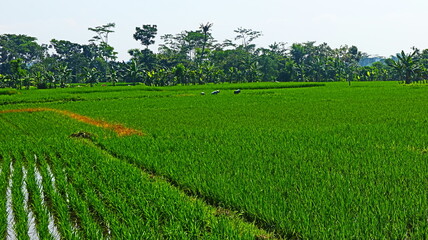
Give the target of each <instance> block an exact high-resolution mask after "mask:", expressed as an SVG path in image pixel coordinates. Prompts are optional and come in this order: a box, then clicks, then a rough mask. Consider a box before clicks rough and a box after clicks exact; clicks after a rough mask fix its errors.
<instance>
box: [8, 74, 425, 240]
mask: <svg viewBox="0 0 428 240" xmlns="http://www.w3.org/2000/svg"><path fill="white" fill-rule="evenodd" d="M305 86H306V87H305ZM310 86H314V87H310ZM237 88H240V89H241V90H242V92H241V93H240V94H233V90H232V89H237ZM215 89H219V90H220V93H219V94H218V95H201V94H200V92H207V93H209V92H210V91H212V90H215ZM426 92H427V86H426V85H422V84H420V85H418V84H412V85H400V84H397V83H396V82H372V83H362V82H358V83H354V84H353V85H351V87H348V86H347V84H345V83H325V84H319V85H306V84H304V83H302V84H296V83H253V84H221V85H203V86H201V85H195V86H188V87H182V86H175V87H163V88H159V87H143V86H137V87H134V86H129V87H128V86H123V87H119V86H118V87H94V88H80V89H79V88H73V89H57V90H30V91H18V94H13V95H0V102H3V103H6V102H7V104H3V105H1V106H0V110H4V109H14V108H29V107H50V108H57V109H66V110H69V111H73V112H76V113H79V114H82V115H87V116H90V117H92V118H95V119H102V120H105V121H109V122H115V123H121V124H125V125H126V126H128V127H132V128H136V129H139V130H141V131H143V132H144V133H145V134H146V135H145V136H136V135H135V136H127V137H117V136H116V135H115V134H114V133H113V132H110V131H109V130H104V129H100V128H97V127H94V126H90V125H87V124H83V123H79V122H76V121H75V120H71V119H67V118H65V117H63V116H59V115H55V114H54V113H51V112H37V113H5V114H0V122H1V124H0V128H1V133H2V138H1V141H2V142H1V144H0V156H1V166H2V169H3V170H2V175H1V179H2V181H1V184H2V185H0V188H1V189H2V191H4V192H6V188H7V185H8V181H9V180H8V177H9V174H7V173H8V172H9V171H10V170H9V168H10V167H9V166H10V163H11V162H12V163H13V166H14V168H15V174H14V175H13V178H14V179H15V178H16V180H14V182H15V181H17V182H20V181H21V179H22V171H21V172H20V170H19V168H22V166H24V167H26V168H27V169H34V166H36V168H38V169H40V170H39V171H40V172H41V174H42V175H43V176H44V178H43V179H49V176H48V170H47V166H50V168H51V169H52V171H53V172H54V174H55V176H57V179H58V180H56V181H55V182H56V183H57V188H58V193H55V190H54V189H53V188H52V187H49V184H50V183H49V182H47V183H46V182H44V184H45V185H46V186H44V189H45V191H46V192H48V193H47V195H49V196H52V198H53V199H52V201H53V203H52V204H51V205H52V206H53V207H52V206H51V205H49V204H47V205H48V206H49V208H50V209H51V212H53V213H52V214H54V215H55V214H58V216H57V215H55V217H56V219H58V220H57V221H59V222H64V223H67V224H68V225H70V221H67V219H68V218H70V216H69V215H67V214H66V215H64V216H62V215H61V216H59V214H60V213H63V212H64V211H65V213H68V211H69V210H67V209H68V208H69V207H68V206H67V205H70V204H71V206H72V207H73V209H74V208H76V209H78V211H77V212H78V213H79V216H77V218H78V219H81V221H82V222H85V223H87V225H86V224H85V225H84V226H87V228H82V229H79V231H78V234H77V235H76V236H77V237H99V236H106V234H107V233H106V229H110V231H111V233H112V236H127V235H126V234H136V236H142V237H143V238H144V236H143V234H147V233H149V235H153V236H160V237H172V238H175V237H178V238H186V237H187V238H188V237H190V238H192V237H201V238H204V237H205V235H209V236H207V237H212V238H218V239H223V238H224V236H225V235H229V236H230V238H234V237H233V236H235V237H236V238H245V236H248V237H249V236H250V235H251V234H253V236H254V234H255V233H254V230H251V228H250V227H249V226H244V227H243V226H242V225H239V224H237V223H236V222H234V221H232V220H233V219H232V220H230V219H229V218H225V217H224V216H223V215H221V214H220V215H219V214H215V213H214V214H213V212H221V210H219V209H227V210H225V211H226V212H227V211H231V210H232V211H236V212H237V213H238V215H240V216H242V218H244V219H246V220H247V221H250V222H254V223H255V224H256V225H257V226H258V227H260V228H263V229H265V230H268V231H269V232H274V233H276V234H277V236H284V237H297V238H304V239H385V238H386V239H403V238H408V239H424V238H427V237H428V236H427V235H426V234H427V232H428V222H427V218H428V202H427V201H426V199H427V197H428V195H427V188H426V185H427V182H426V179H427V172H428V161H427V160H428V159H427V155H426V154H427V149H428V145H427V140H426V134H424V133H425V132H427V130H428V127H427V126H428V125H427V120H426V119H428V113H427V111H426V102H427V100H428V99H427V94H426ZM76 100H78V101H76ZM78 131H84V132H88V133H90V134H91V140H90V141H89V140H79V139H74V138H70V137H69V136H70V135H71V134H72V133H75V132H78ZM34 155H36V156H38V157H37V159H38V160H35V159H34ZM141 170H143V171H141ZM147 173H148V174H147ZM30 174H34V172H33V173H30V171H29V174H28V175H29V177H30ZM112 176H116V177H112ZM150 176H152V177H153V176H154V179H163V180H159V181H154V182H153V181H152V180H151V179H152V178H151V177H150ZM67 181H68V182H69V184H66V182H67ZM136 183H138V184H136ZM28 186H29V187H30V186H33V188H34V187H35V186H36V185H35V183H31V184H30V183H28ZM30 189H31V187H30ZM15 191H16V193H15V194H16V195H18V196H19V194H20V189H18V190H15ZM65 192H67V194H68V195H69V196H70V204H67V203H66V202H67V201H65V200H64V199H66V197H65ZM116 192H117V193H116ZM183 193H186V194H187V195H188V196H192V198H195V199H197V200H196V201H194V200H192V198H189V197H186V196H185V195H184V194H183ZM45 194H46V193H45ZM14 196H15V195H14ZM55 196H56V197H55ZM71 196H74V197H75V198H73V199H74V201H75V202H74V203H76V205H72V203H71V202H72V201H71V199H72V198H71ZM120 196H122V197H120ZM36 199H37V198H36ZM5 201H6V200H5V199H4V198H0V203H2V204H3V205H2V208H0V210H2V211H3V213H4V212H5V211H4V206H5V204H4V202H5ZM14 201H15V202H16V204H17V205H16V206H17V207H16V213H15V218H16V226H17V229H21V230H19V231H24V230H25V226H26V223H25V220H23V219H22V218H23V217H22V216H25V212H24V210H23V207H22V206H21V205H22V200H14ZM15 202H14V203H15ZM74 203H73V204H74ZM77 203H82V204H77ZM206 203H208V204H210V205H212V206H216V207H217V208H218V209H217V210H212V209H211V208H210V207H207V206H206V205H205V204H206ZM20 204H21V205H20ZM37 204H38V205H40V207H39V208H35V209H34V212H35V215H36V216H37V217H40V218H43V219H48V214H47V213H46V210H43V209H44V208H43V206H42V205H41V204H40V203H37ZM18 206H19V207H18ZM52 209H55V210H52ZM60 209H63V210H60ZM210 209H211V210H210ZM202 213H203V214H202ZM19 216H21V217H19ZM43 216H44V217H43ZM219 216H220V217H221V218H219ZM74 217H75V216H74ZM4 218H5V217H0V221H2V222H3V223H4V222H5V220H4ZM141 218H143V219H147V221H138V223H137V220H138V219H141ZM24 219H25V217H24ZM125 220H126V221H125ZM123 221H125V222H126V225H122V222H123ZM44 222H48V221H47V220H44ZM101 222H107V223H108V224H109V226H108V227H107V226H106V225H102V224H100V223H101ZM71 223H73V221H71ZM40 224H41V228H43V226H44V225H43V222H41V223H40ZM140 224H143V225H140ZM1 225H2V224H0V226H1ZM68 225H64V226H59V229H60V231H61V233H62V235H63V236H74V235H73V234H74V233H73V231H70V229H72V226H68ZM71 225H72V224H71ZM207 225H208V226H209V227H207ZM97 229H98V230H97ZM207 229H210V230H207ZM0 231H3V233H4V231H5V228H3V229H2V228H0ZM19 231H18V232H19ZM24 232H25V231H24ZM107 232H108V231H107ZM0 233H1V232H0ZM42 233H43V231H41V230H40V234H41V235H42ZM21 234H22V233H21ZM45 234H48V231H47V230H45ZM97 234H98V235H97ZM103 234H104V235H103ZM122 234H124V235H122ZM174 234H176V235H174ZM184 234H185V235H184ZM234 234H236V235H234ZM247 234H249V235H247ZM259 234H260V233H259ZM177 235H178V236H177Z"/></svg>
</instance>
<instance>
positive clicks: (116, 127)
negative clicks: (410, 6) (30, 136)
mask: <svg viewBox="0 0 428 240" xmlns="http://www.w3.org/2000/svg"><path fill="white" fill-rule="evenodd" d="M43 111H48V112H56V113H59V114H62V115H65V116H67V117H70V118H73V119H76V120H77V121H80V122H84V123H87V124H91V125H94V126H97V127H102V128H106V129H110V130H113V131H114V132H116V133H117V135H118V136H120V137H122V136H128V135H134V134H135V135H143V133H142V132H141V131H138V130H136V129H132V128H127V127H125V126H123V125H121V124H112V123H108V122H106V121H102V120H96V119H93V118H90V117H87V116H83V115H80V114H77V113H73V112H70V111H67V110H60V109H54V108H25V109H10V110H3V111H0V114H1V113H16V112H43Z"/></svg>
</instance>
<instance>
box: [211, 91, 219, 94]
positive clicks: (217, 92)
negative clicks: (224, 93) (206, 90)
mask: <svg viewBox="0 0 428 240" xmlns="http://www.w3.org/2000/svg"><path fill="white" fill-rule="evenodd" d="M219 93H220V90H215V91H213V92H211V94H213V95H217V94H219Z"/></svg>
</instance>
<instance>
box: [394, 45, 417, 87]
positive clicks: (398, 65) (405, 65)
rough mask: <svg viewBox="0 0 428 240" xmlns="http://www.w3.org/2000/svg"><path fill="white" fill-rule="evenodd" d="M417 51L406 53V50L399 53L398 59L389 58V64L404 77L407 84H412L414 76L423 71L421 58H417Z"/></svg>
mask: <svg viewBox="0 0 428 240" xmlns="http://www.w3.org/2000/svg"><path fill="white" fill-rule="evenodd" d="M416 55H417V51H414V52H413V53H409V54H406V53H404V51H401V53H397V55H396V56H397V60H396V61H394V60H392V59H391V60H389V61H387V64H388V65H389V66H390V67H392V68H393V69H394V70H395V71H396V72H397V73H398V75H399V76H400V77H402V78H404V81H405V82H406V84H410V83H412V81H413V78H415V76H416V75H417V74H419V73H420V72H421V71H422V68H421V65H420V63H419V60H418V59H417V58H416Z"/></svg>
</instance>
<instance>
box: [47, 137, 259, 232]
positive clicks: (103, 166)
mask: <svg viewBox="0 0 428 240" xmlns="http://www.w3.org/2000/svg"><path fill="white" fill-rule="evenodd" d="M76 147H77V146H76V145H75V144H74V145H73V149H70V144H69V143H68V147H64V146H63V147H62V149H66V151H62V153H61V155H62V156H61V157H58V158H57V159H54V161H55V162H54V163H53V165H55V167H53V168H52V169H53V171H54V172H55V169H60V168H61V165H62V167H64V166H67V169H68V170H67V172H68V174H69V175H70V177H69V179H70V180H69V182H70V183H71V184H72V185H73V187H74V188H76V189H79V196H82V199H83V200H84V201H86V202H90V201H93V202H96V203H97V204H95V206H93V207H94V210H96V212H97V213H96V214H99V215H100V216H101V217H102V218H103V219H104V220H105V221H106V222H108V225H109V228H110V231H111V235H112V237H113V238H115V237H116V238H117V237H120V236H133V237H137V238H140V237H141V238H147V237H148V236H153V238H156V237H155V236H159V237H162V236H163V237H168V236H169V237H174V236H179V235H183V234H184V235H187V236H201V235H204V236H205V235H206V236H210V234H211V230H210V231H208V232H207V231H206V229H205V228H208V229H215V228H217V227H218V228H220V227H221V226H220V225H222V224H223V225H225V226H223V227H222V228H225V229H228V232H230V233H232V232H234V234H232V235H231V236H241V237H243V236H246V237H248V238H251V237H249V236H253V237H254V235H251V233H250V231H248V229H247V230H242V233H238V232H237V231H236V229H235V230H233V229H234V227H232V225H231V222H230V220H229V221H226V220H225V219H222V218H221V219H216V218H213V216H209V214H208V212H207V211H206V209H205V208H204V207H203V205H202V204H201V202H199V201H198V202H187V201H185V199H186V198H185V197H184V196H183V195H180V194H177V192H176V190H173V189H171V188H170V187H167V185H164V184H159V183H153V182H150V180H149V179H150V178H149V177H148V175H147V176H145V177H144V176H143V175H142V173H141V171H139V170H138V169H135V168H134V167H133V166H132V165H126V164H124V163H123V162H122V161H119V160H117V159H111V158H109V157H107V158H106V157H105V156H104V155H102V154H101V153H100V152H97V151H94V150H93V149H92V148H88V147H87V146H83V147H78V148H76ZM54 174H55V173H54ZM95 208H96V209H95ZM204 211H205V212H204ZM174 212H176V213H174ZM183 214H184V215H183ZM167 216H170V217H172V218H170V217H167ZM208 219H210V220H208ZM207 221H209V222H211V221H212V222H211V223H210V224H208V223H207ZM204 226H205V227H204ZM247 227H248V226H247ZM216 230H218V229H216ZM217 234H219V236H223V237H224V236H226V235H224V232H223V233H222V234H221V233H219V232H217ZM163 237H162V238H163Z"/></svg>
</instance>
